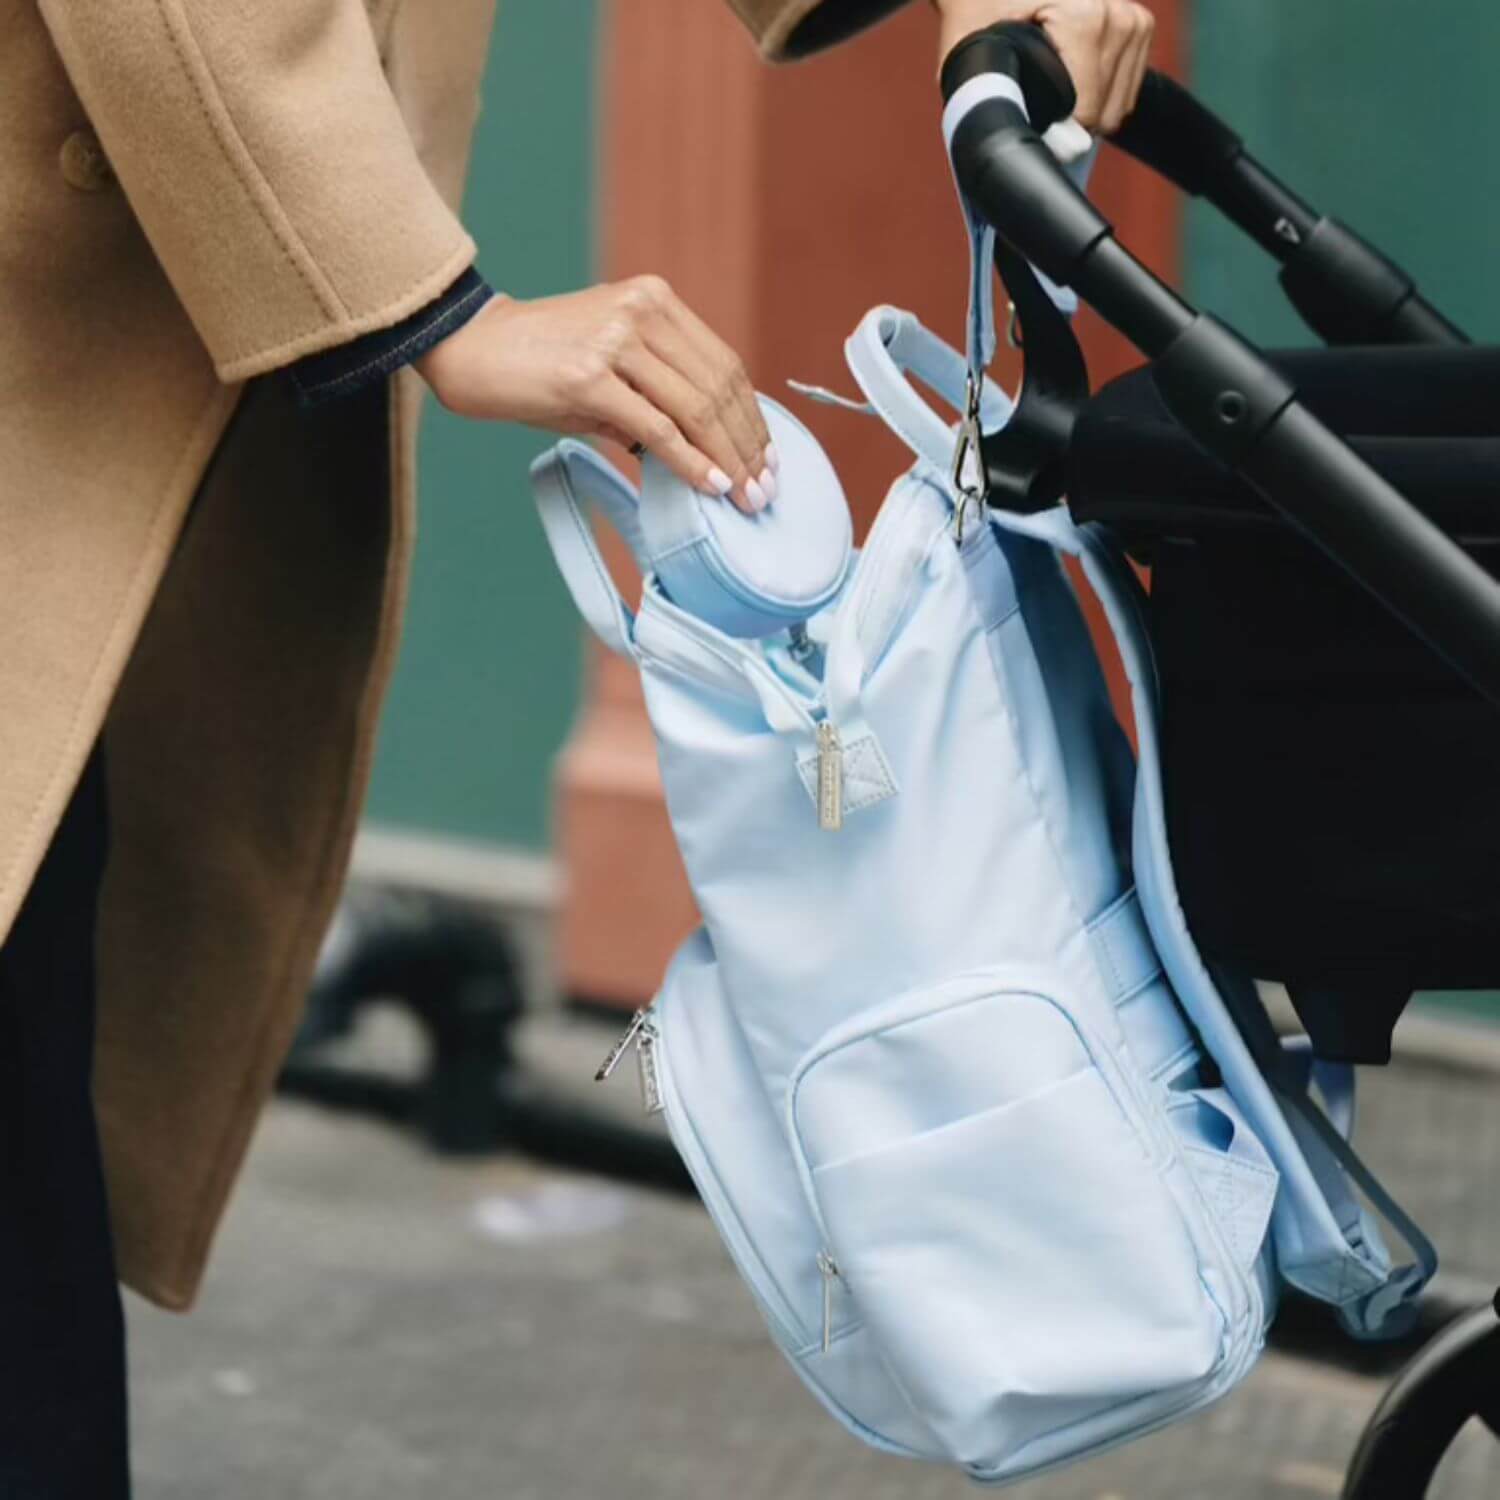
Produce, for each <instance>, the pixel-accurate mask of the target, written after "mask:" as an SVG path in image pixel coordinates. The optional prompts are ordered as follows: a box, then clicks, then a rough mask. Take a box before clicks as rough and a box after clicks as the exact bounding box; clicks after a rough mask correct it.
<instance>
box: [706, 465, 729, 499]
mask: <svg viewBox="0 0 1500 1500" xmlns="http://www.w3.org/2000/svg"><path fill="white" fill-rule="evenodd" d="M708 487H709V491H710V493H712V494H715V495H727V494H728V493H729V492H730V490H732V489H733V488H734V480H732V479H731V478H730V477H729V476H728V475H727V474H726V473H725V472H724V471H723V469H718V468H714V469H710V470H709V471H708Z"/></svg>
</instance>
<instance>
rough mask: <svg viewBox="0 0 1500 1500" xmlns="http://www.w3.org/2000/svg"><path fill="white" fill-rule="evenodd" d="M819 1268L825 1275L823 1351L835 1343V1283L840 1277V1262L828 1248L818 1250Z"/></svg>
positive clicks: (825, 1352) (826, 1350)
mask: <svg viewBox="0 0 1500 1500" xmlns="http://www.w3.org/2000/svg"><path fill="white" fill-rule="evenodd" d="M818 1270H819V1272H821V1273H822V1277H823V1353H824V1354H827V1353H828V1350H829V1347H830V1346H831V1345H832V1343H833V1284H834V1282H835V1281H837V1280H838V1279H839V1263H838V1262H837V1261H836V1260H835V1259H834V1258H833V1256H831V1255H830V1254H829V1253H828V1251H826V1250H819V1251H818Z"/></svg>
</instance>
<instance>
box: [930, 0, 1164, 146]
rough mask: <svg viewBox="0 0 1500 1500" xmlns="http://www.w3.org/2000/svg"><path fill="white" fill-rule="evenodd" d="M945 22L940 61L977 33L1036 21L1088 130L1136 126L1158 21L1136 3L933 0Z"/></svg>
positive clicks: (1076, 116) (1126, 0)
mask: <svg viewBox="0 0 1500 1500" xmlns="http://www.w3.org/2000/svg"><path fill="white" fill-rule="evenodd" d="M933 4H934V5H935V6H936V7H937V9H938V12H939V14H940V15H941V17H942V31H941V35H940V37H939V41H938V60H939V62H941V61H942V59H943V58H945V57H947V55H948V54H949V53H950V52H951V51H952V50H953V49H954V47H956V46H957V45H958V44H959V42H961V41H962V40H963V39H964V38H965V37H966V36H968V35H969V34H970V33H971V32H975V31H982V30H983V29H984V28H985V27H986V26H993V25H995V24H996V23H997V22H1000V21H1035V22H1036V23H1037V25H1039V26H1040V27H1041V28H1042V30H1043V31H1045V32H1046V33H1047V35H1048V36H1049V37H1050V38H1051V40H1052V45H1053V46H1054V47H1056V48H1057V50H1058V53H1059V54H1060V55H1061V57H1062V60H1063V63H1064V65H1065V66H1066V67H1067V70H1068V73H1069V74H1070V75H1071V77H1072V79H1073V87H1074V88H1075V89H1076V90H1077V92H1078V107H1077V108H1076V109H1075V110H1074V111H1073V118H1074V119H1075V120H1077V121H1078V123H1079V124H1080V125H1082V126H1083V127H1084V128H1085V129H1087V130H1096V131H1098V132H1100V134H1102V135H1113V134H1114V132H1115V131H1117V130H1118V129H1119V128H1120V126H1121V125H1123V124H1124V123H1125V121H1126V120H1127V119H1129V118H1130V112H1131V111H1132V110H1133V109H1134V108H1135V101H1136V96H1137V95H1138V94H1139V93H1140V91H1141V81H1142V79H1144V78H1145V76H1146V64H1147V59H1148V57H1149V55H1150V52H1151V38H1152V36H1153V35H1154V34H1155V31H1156V18H1155V17H1154V16H1153V15H1152V14H1151V12H1150V11H1149V10H1147V9H1146V7H1145V6H1144V5H1137V4H1135V3H1134V0H933Z"/></svg>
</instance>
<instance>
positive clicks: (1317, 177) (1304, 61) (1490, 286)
mask: <svg viewBox="0 0 1500 1500" xmlns="http://www.w3.org/2000/svg"><path fill="white" fill-rule="evenodd" d="M1191 34H1192V55H1191V75H1190V76H1191V80H1192V84H1193V87H1194V89H1195V91H1196V92H1198V93H1199V95H1200V96H1201V97H1202V98H1203V99H1204V101H1205V102H1206V103H1207V104H1209V105H1210V106H1211V107H1212V108H1214V109H1216V110H1217V111H1218V112H1219V113H1220V114H1221V115H1223V116H1224V118H1225V119H1226V120H1228V121H1229V123H1230V124H1231V125H1233V126H1234V127H1235V129H1236V130H1238V131H1239V133H1240V134H1241V135H1242V136H1243V137H1244V139H1245V142H1246V144H1247V145H1248V146H1249V148H1250V149H1251V151H1252V152H1254V153H1255V154H1256V155H1257V156H1259V157H1260V158H1261V160H1262V161H1264V162H1265V163H1266V165H1267V166H1269V167H1270V168H1271V170H1272V171H1274V172H1276V173H1277V174H1278V175H1279V176H1281V177H1282V178H1283V179H1284V180H1285V181H1286V182H1287V183H1288V184H1289V185H1290V186H1291V187H1293V188H1295V189H1296V190H1297V191H1298V192H1300V193H1301V194H1302V195H1303V196H1304V197H1305V198H1307V199H1308V201H1309V202H1311V203H1312V204H1313V205H1314V206H1315V207H1316V208H1318V209H1320V210H1321V211H1322V212H1324V213H1330V214H1333V215H1334V216H1335V217H1337V218H1340V219H1342V220H1344V222H1345V223H1347V224H1349V225H1350V226H1351V227H1352V228H1355V229H1358V230H1359V231H1360V232H1361V233H1362V234H1364V235H1366V236H1367V237H1368V238H1369V239H1371V240H1373V241H1374V243H1375V244H1377V245H1379V246H1380V247H1381V248H1382V249H1384V250H1385V251H1386V252H1387V253H1388V254H1390V255H1392V256H1393V257H1394V258H1395V259H1396V260H1397V261H1398V262H1400V263H1401V264H1403V265H1405V266H1406V268H1407V269H1408V270H1409V271H1411V272H1412V274H1413V275H1415V277H1416V278H1417V282H1418V285H1420V286H1421V287H1422V289H1423V290H1424V292H1426V293H1427V294H1428V296H1429V297H1430V299H1431V300H1432V301H1433V302H1434V303H1436V304H1437V306H1439V307H1441V308H1442V309H1443V310H1444V311H1445V312H1446V313H1447V314H1448V315H1449V316H1450V317H1452V318H1453V319H1454V320H1455V321H1456V322H1458V323H1459V325H1460V326H1462V327H1464V328H1466V329H1467V330H1468V331H1469V333H1470V334H1471V335H1472V336H1474V337H1476V338H1479V337H1484V338H1488V339H1495V338H1500V297H1497V296H1496V293H1495V284H1494V275H1493V271H1492V267H1493V265H1494V260H1495V255H1496V253H1497V250H1500V154H1497V151H1496V141H1497V139H1500V89H1497V88H1496V87H1495V81H1494V80H1495V60H1496V58H1497V57H1500V6H1497V5H1496V4H1495V0H1444V3H1443V4H1441V5H1431V6H1414V5H1412V4H1411V3H1410V0H1196V3H1194V4H1193V6H1192V11H1191ZM1187 273H1188V274H1187V282H1188V289H1189V292H1190V294H1191V295H1192V296H1193V297H1194V298H1195V299H1196V300H1198V301H1199V302H1201V303H1202V304H1203V305H1204V306H1206V307H1209V308H1212V309H1213V310H1214V311H1216V312H1218V313H1220V314H1221V315H1222V316H1225V317H1227V318H1229V319H1230V321H1231V322H1234V323H1236V324H1237V325H1239V326H1240V327H1241V328H1242V329H1243V330H1244V331H1245V332H1246V333H1247V334H1249V335H1250V336H1252V337H1253V338H1255V339H1256V340H1257V341H1258V342H1260V343H1262V344H1276V343H1306V342H1309V341H1310V340H1309V337H1308V335H1307V334H1306V333H1305V331H1304V330H1303V328H1302V324H1301V323H1300V321H1299V320H1298V319H1297V317H1296V315H1295V314H1294V313H1293V312H1292V311H1291V309H1290V308H1289V307H1288V306H1287V304H1286V302H1285V300H1284V299H1283V298H1282V297H1281V293H1280V289H1279V287H1278V286H1277V285H1276V281H1275V277H1274V272H1273V271H1272V270H1271V269H1270V262H1269V261H1268V260H1267V259H1266V257H1265V256H1264V255H1263V254H1262V253H1261V252H1260V251H1259V250H1257V249H1256V248H1255V247H1254V246H1253V245H1251V244H1250V243H1249V242H1248V241H1247V240H1245V239H1244V237H1243V236H1242V235H1240V234H1239V233H1238V231H1236V230H1234V229H1232V228H1231V227H1230V226H1229V225H1228V224H1227V223H1225V222H1224V221H1223V220H1222V219H1220V218H1219V217H1218V216H1217V215H1216V214H1215V213H1214V211H1213V210H1211V209H1209V208H1207V207H1206V206H1205V205H1203V204H1195V205H1194V206H1193V208H1192V209H1191V210H1190V213H1189V219H1188V232H1187Z"/></svg>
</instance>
